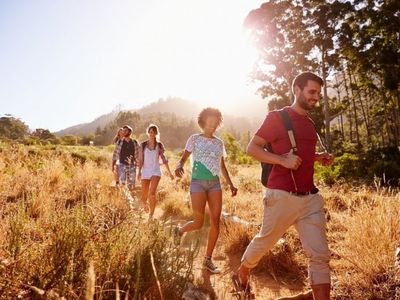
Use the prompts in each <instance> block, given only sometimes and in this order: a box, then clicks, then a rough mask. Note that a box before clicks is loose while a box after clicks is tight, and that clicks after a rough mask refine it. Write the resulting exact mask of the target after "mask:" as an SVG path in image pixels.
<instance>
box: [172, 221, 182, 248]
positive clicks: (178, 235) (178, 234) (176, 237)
mask: <svg viewBox="0 0 400 300" xmlns="http://www.w3.org/2000/svg"><path fill="white" fill-rule="evenodd" d="M180 229H181V228H180V227H179V226H176V227H175V228H174V244H175V246H179V245H180V244H181V239H182V235H183V233H181V231H180Z"/></svg>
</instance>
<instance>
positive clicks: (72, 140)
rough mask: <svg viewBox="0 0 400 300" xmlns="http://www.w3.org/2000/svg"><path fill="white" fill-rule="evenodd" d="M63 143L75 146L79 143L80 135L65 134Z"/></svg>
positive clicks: (62, 139)
mask: <svg viewBox="0 0 400 300" xmlns="http://www.w3.org/2000/svg"><path fill="white" fill-rule="evenodd" d="M61 141H62V143H63V145H67V146H75V145H78V137H76V136H74V135H65V136H63V137H62V138H61Z"/></svg>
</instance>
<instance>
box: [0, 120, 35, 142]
mask: <svg viewBox="0 0 400 300" xmlns="http://www.w3.org/2000/svg"><path fill="white" fill-rule="evenodd" d="M27 134H28V126H27V125H26V124H25V123H24V122H22V121H21V120H20V119H18V118H15V117H13V116H11V115H6V116H5V117H1V118H0V137H4V138H9V139H12V140H17V139H20V138H24V137H25V136H26V135H27Z"/></svg>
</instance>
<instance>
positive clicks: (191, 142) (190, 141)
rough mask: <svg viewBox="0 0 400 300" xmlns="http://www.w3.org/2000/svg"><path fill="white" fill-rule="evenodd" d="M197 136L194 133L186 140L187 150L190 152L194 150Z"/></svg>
mask: <svg viewBox="0 0 400 300" xmlns="http://www.w3.org/2000/svg"><path fill="white" fill-rule="evenodd" d="M195 138H196V135H192V136H190V137H189V139H188V140H187V142H186V146H185V150H186V151H188V152H193V150H194V146H195Z"/></svg>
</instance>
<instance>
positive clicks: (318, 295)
mask: <svg viewBox="0 0 400 300" xmlns="http://www.w3.org/2000/svg"><path fill="white" fill-rule="evenodd" d="M311 289H312V292H313V297H314V300H329V299H330V292H331V285H330V283H322V284H314V285H311Z"/></svg>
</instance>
